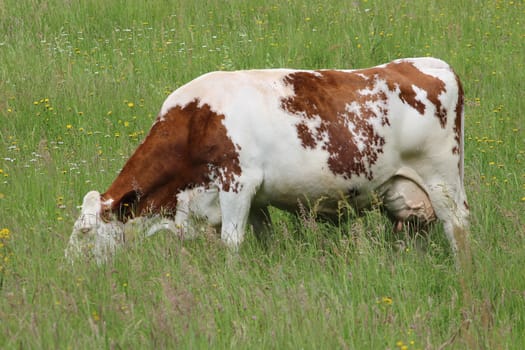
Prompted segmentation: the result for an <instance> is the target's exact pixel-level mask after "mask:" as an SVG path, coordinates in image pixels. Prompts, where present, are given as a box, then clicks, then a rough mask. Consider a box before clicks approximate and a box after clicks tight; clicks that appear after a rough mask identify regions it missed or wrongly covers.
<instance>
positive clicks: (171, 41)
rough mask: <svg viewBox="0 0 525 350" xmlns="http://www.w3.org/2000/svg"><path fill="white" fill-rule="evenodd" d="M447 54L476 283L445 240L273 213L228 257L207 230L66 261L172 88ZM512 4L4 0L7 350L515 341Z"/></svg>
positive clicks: (520, 324) (519, 101)
mask: <svg viewBox="0 0 525 350" xmlns="http://www.w3.org/2000/svg"><path fill="white" fill-rule="evenodd" d="M414 56H434V57H439V58H441V59H444V60H445V61H447V62H448V63H450V64H451V65H452V66H453V67H454V69H455V70H456V72H457V73H458V74H459V76H460V77H461V79H462V81H463V84H464V88H465V92H466V115H465V120H466V127H465V134H466V135H465V142H466V145H465V154H466V156H465V186H466V189H467V195H468V198H469V204H470V208H471V237H470V239H471V245H472V259H473V267H472V272H471V273H468V274H466V273H464V272H463V271H460V270H458V269H457V268H456V266H455V263H454V258H453V256H452V255H451V253H450V249H449V246H448V243H447V241H446V239H445V238H444V234H443V230H442V228H441V227H440V226H439V225H436V226H435V227H432V228H431V229H430V232H429V233H428V235H426V236H421V237H420V236H416V237H413V236H411V235H394V234H393V233H392V224H391V223H390V222H389V221H388V220H387V219H386V218H384V216H383V215H381V213H380V212H379V211H378V210H377V209H372V210H370V211H367V212H366V213H365V215H362V216H355V217H353V218H352V220H350V221H349V222H345V223H343V224H341V225H333V224H328V223H321V222H316V221H315V220H314V218H313V215H312V213H311V212H310V211H309V210H308V209H305V210H304V212H303V213H301V215H299V216H298V217H296V216H291V215H289V214H287V213H283V212H280V211H277V210H274V211H272V218H273V221H274V226H275V232H274V234H273V235H271V237H268V238H267V239H265V240H259V239H256V238H255V237H254V235H248V236H247V238H246V241H245V242H244V243H243V245H242V247H241V249H240V251H239V253H238V254H231V252H229V251H228V249H226V248H225V247H224V246H223V245H222V244H221V242H220V240H219V239H218V238H217V237H216V236H215V235H213V234H205V235H203V236H202V237H200V238H198V239H196V240H193V241H185V242H181V241H180V240H178V239H177V238H176V237H173V236H172V235H169V234H159V235H156V236H153V237H151V238H149V239H145V240H140V239H139V240H136V241H134V242H131V243H130V244H128V245H127V246H126V248H125V249H124V250H122V251H120V252H119V253H118V254H117V255H116V256H115V258H114V259H113V261H111V262H110V263H108V264H106V265H102V266H96V265H94V264H88V263H84V264H82V263H80V264H74V265H69V264H68V263H67V262H66V261H65V259H64V249H65V247H66V244H67V241H68V238H69V235H70V233H71V229H72V226H73V223H74V221H75V219H76V217H77V216H78V212H79V210H78V205H79V204H80V203H81V201H82V197H83V196H84V194H85V193H86V192H87V191H89V190H91V189H97V190H100V191H104V190H105V189H106V188H107V187H108V186H109V184H110V183H111V182H112V180H113V179H114V178H115V177H116V175H117V173H118V171H119V170H120V168H121V167H122V166H123V164H124V162H125V160H126V159H127V158H128V157H129V155H130V154H131V153H132V152H133V150H134V149H135V148H136V147H137V145H138V144H139V142H140V141H141V140H142V139H143V138H144V136H145V135H146V134H147V132H148V130H149V128H150V126H151V124H152V122H153V120H154V118H155V117H156V114H157V113H158V111H159V109H160V106H161V104H162V102H163V100H164V99H165V97H166V96H167V94H169V93H170V92H171V91H172V90H174V89H176V88H177V87H178V86H180V85H182V84H184V83H185V82H188V81H189V80H191V79H193V78H195V77H197V76H199V75H201V74H203V73H206V72H209V71H213V70H236V69H249V68H272V67H292V68H360V67H367V66H372V65H376V64H381V63H384V62H387V61H389V60H392V59H395V58H399V57H414ZM524 64H525V4H524V2H523V1H521V0H514V1H510V0H487V1H481V0H465V1H457V0H443V1H428V2H427V1H409V0H400V1H388V0H378V1H372V0H361V1H359V0H356V1H343V0H333V1H329V2H328V1H320V0H311V1H295V0H288V1H283V0H281V1H276V0H266V1H259V0H254V1H240V0H230V1H219V0H207V1H203V0H194V1H173V2H170V1H155V2H143V3H142V2H139V1H122V0H116V1H102V0H87V1H79V0H69V1H66V0H64V1H59V0H49V1H45V0H42V1H35V0H17V1H15V0H3V1H0V138H1V140H0V348H2V349H15V348H19V349H49V348H57V349H100V348H107V349H120V348H123V349H124V348H125V349H147V348H171V349H184V348H213V349H223V348H234V349H237V348H239V349H248V348H249V349H258V348H260V349H267V348H270V349H301V348H304V349H320V348H326V349H336V348H340V349H445V348H446V349H449V348H450V349H467V348H470V349H523V348H525V269H524V266H525V114H524V110H525V105H524V101H525V98H524V96H525V95H524V93H525V86H524V82H525V66H524Z"/></svg>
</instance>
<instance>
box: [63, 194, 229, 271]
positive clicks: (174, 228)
mask: <svg viewBox="0 0 525 350" xmlns="http://www.w3.org/2000/svg"><path fill="white" fill-rule="evenodd" d="M174 198H176V200H174V201H173V203H172V205H175V203H176V211H175V212H174V213H172V215H168V216H164V215H161V213H159V212H151V213H150V214H149V215H144V216H137V217H134V218H133V219H128V220H125V223H124V222H123V219H125V218H124V217H123V216H122V215H121V212H122V210H118V209H117V213H113V211H112V209H111V208H112V207H113V206H114V204H115V203H114V201H112V200H104V199H103V196H101V194H100V193H99V192H97V191H91V192H88V193H87V194H86V196H85V197H84V201H83V203H82V209H81V212H80V216H79V218H78V219H77V220H76V221H75V224H74V226H73V232H72V233H71V237H70V238H69V245H68V247H67V248H66V251H65V255H66V258H67V259H68V260H69V261H71V262H73V261H74V260H75V259H77V258H88V259H93V260H95V261H96V262H97V263H98V264H101V263H104V262H106V261H107V260H108V258H110V257H111V256H112V255H113V253H115V251H116V250H117V249H118V248H119V247H120V246H121V245H123V244H124V243H125V241H130V240H133V239H134V238H135V237H136V236H137V235H140V236H142V237H148V236H151V235H154V234H155V233H157V232H159V231H163V230H164V231H169V232H171V233H173V234H176V235H177V236H179V237H180V238H181V239H187V238H194V237H196V236H197V235H198V234H199V233H202V232H204V231H206V230H209V229H212V227H215V228H217V227H218V226H219V225H220V222H221V212H220V207H219V203H218V191H217V190H216V189H205V188H203V187H199V188H193V189H188V190H185V191H181V192H179V193H178V194H177V195H176V196H175V197H174ZM139 204H140V203H139Z"/></svg>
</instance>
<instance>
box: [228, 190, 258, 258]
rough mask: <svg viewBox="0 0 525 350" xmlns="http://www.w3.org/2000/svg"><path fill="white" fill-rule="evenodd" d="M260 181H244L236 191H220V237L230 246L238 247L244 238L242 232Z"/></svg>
mask: <svg viewBox="0 0 525 350" xmlns="http://www.w3.org/2000/svg"><path fill="white" fill-rule="evenodd" d="M259 183H260V181H251V182H249V183H247V182H244V183H243V184H242V185H240V186H237V187H236V191H234V190H230V191H228V192H225V191H220V193H219V202H220V206H221V216H222V228H221V239H222V241H223V242H224V243H226V244H227V245H228V246H229V247H231V248H234V249H236V248H238V247H239V245H240V244H241V243H242V241H243V239H244V232H245V230H246V224H247V222H248V216H249V214H250V207H251V203H252V199H253V197H254V196H255V193H256V192H257V189H258V187H259Z"/></svg>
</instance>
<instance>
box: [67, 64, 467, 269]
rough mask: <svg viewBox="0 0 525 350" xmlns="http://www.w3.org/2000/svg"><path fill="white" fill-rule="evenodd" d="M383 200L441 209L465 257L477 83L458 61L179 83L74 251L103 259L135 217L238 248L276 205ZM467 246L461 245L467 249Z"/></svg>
mask: <svg viewBox="0 0 525 350" xmlns="http://www.w3.org/2000/svg"><path fill="white" fill-rule="evenodd" d="M374 195H375V196H376V197H377V195H379V197H380V198H381V199H382V201H383V203H384V207H385V208H386V210H387V211H388V212H389V214H390V216H392V217H393V218H394V220H395V221H396V223H397V224H396V227H398V228H399V227H401V226H402V223H403V222H404V221H406V220H409V219H411V218H414V217H415V218H417V219H419V220H421V221H423V222H430V221H433V220H434V219H435V218H436V217H437V218H438V219H440V220H441V221H442V222H443V224H444V229H445V232H446V235H447V238H448V240H449V242H450V245H451V247H452V249H453V250H454V251H457V250H458V248H459V249H461V248H462V246H461V244H462V243H461V242H464V238H465V235H466V232H467V229H468V228H467V226H468V215H469V210H468V206H467V201H466V195H465V190H464V188H463V90H462V87H461V83H460V81H459V79H458V77H457V76H456V74H455V73H454V72H453V70H452V69H451V68H450V66H449V65H448V64H446V63H445V62H443V61H441V60H438V59H434V58H412V59H400V60H396V61H393V62H391V63H388V64H384V65H380V66H377V67H373V68H368V69H358V70H316V71H310V70H291V69H269V70H247V71H235V72H213V73H209V74H205V75H203V76H201V77H199V78H197V79H195V80H193V81H191V82H189V83H188V84H186V85H184V86H182V87H180V88H179V89H177V90H176V91H174V92H173V93H172V94H171V95H170V96H169V97H168V98H167V99H166V101H165V102H164V104H163V106H162V108H161V110H160V113H159V115H158V118H157V120H156V121H155V123H154V124H153V126H152V128H151V130H150V132H149V134H148V136H147V137H146V139H145V140H144V141H143V143H142V144H141V145H140V146H139V147H138V148H137V150H136V151H135V153H134V154H133V155H132V156H131V158H130V159H129V160H128V161H127V163H126V164H125V165H124V168H123V169H122V171H121V172H120V174H119V175H118V177H117V178H116V179H115V181H114V182H113V183H112V184H111V186H110V187H109V189H108V190H107V191H106V192H105V193H103V194H99V193H98V192H96V191H92V192H89V193H88V194H87V195H86V196H85V198H84V202H83V205H82V211H81V215H80V217H79V219H78V220H77V221H76V223H75V225H74V229H73V233H72V235H71V238H70V245H69V247H68V249H67V250H66V253H67V255H68V256H75V255H78V254H80V253H82V252H85V251H89V252H90V253H91V254H93V255H94V256H95V258H96V259H97V261H103V260H105V258H106V257H107V256H108V255H109V254H111V252H112V251H113V250H114V249H115V248H116V247H117V246H118V245H119V243H120V242H121V241H122V239H123V235H124V224H123V222H125V221H126V220H127V219H128V218H132V217H140V216H143V215H146V214H147V215H151V214H155V213H164V214H167V215H168V217H169V216H170V215H171V218H172V219H166V220H164V221H161V222H157V223H156V224H155V225H153V226H152V227H150V233H151V232H154V231H155V230H157V229H159V228H167V229H171V230H173V231H179V232H186V233H188V232H191V218H194V217H198V218H204V219H205V220H207V221H208V222H209V224H211V225H215V226H220V232H221V238H222V240H223V241H224V242H225V243H226V244H227V245H229V246H232V247H237V246H238V245H239V244H240V243H241V242H242V240H243V237H244V234H245V230H246V226H247V223H248V222H249V221H250V222H251V224H253V225H254V227H255V228H256V229H257V228H259V227H260V226H261V225H263V224H264V223H265V222H266V221H267V218H268V211H267V207H268V205H273V206H275V207H278V208H282V209H286V210H291V211H294V210H296V209H297V207H298V205H299V203H303V204H306V205H308V203H317V202H319V203H320V205H319V208H318V211H319V213H321V214H326V215H331V214H335V213H336V211H337V208H338V202H339V201H340V200H348V201H349V202H350V203H352V204H354V205H355V206H356V207H357V208H362V207H365V206H367V205H368V204H370V200H371V199H372V198H373V197H374ZM458 242H459V243H460V244H459V246H458Z"/></svg>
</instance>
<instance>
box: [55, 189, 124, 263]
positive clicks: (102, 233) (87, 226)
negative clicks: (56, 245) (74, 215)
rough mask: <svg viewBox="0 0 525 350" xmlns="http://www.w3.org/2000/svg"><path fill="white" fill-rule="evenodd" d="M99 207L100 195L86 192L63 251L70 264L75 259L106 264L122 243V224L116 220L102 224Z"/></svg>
mask: <svg viewBox="0 0 525 350" xmlns="http://www.w3.org/2000/svg"><path fill="white" fill-rule="evenodd" d="M101 207H102V203H101V200H100V193H98V192H97V191H91V192H88V194H86V196H85V197H84V201H83V203H82V210H81V213H80V217H79V218H78V219H77V221H76V222H75V224H74V226H73V232H72V233H71V236H70V238H69V244H68V247H67V248H66V251H65V255H66V258H67V259H68V260H69V261H70V262H73V261H74V260H75V259H77V258H88V259H94V260H95V261H96V262H97V263H98V264H100V263H103V262H106V261H107V259H108V258H109V257H110V256H111V255H113V253H114V252H115V251H116V249H117V248H118V246H119V245H121V244H122V243H123V242H124V227H123V224H122V223H121V222H119V221H116V220H114V221H111V222H104V221H103V220H102V219H101V217H100V212H101Z"/></svg>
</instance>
